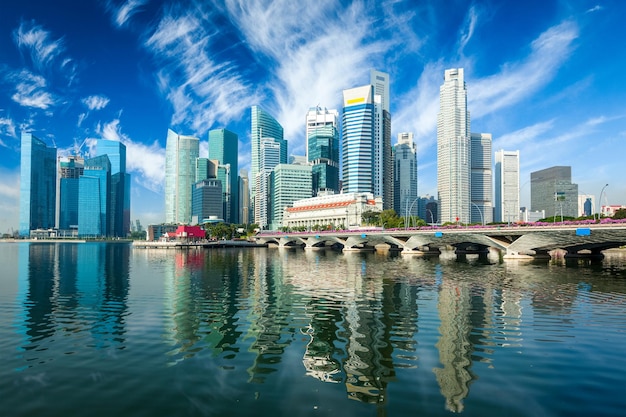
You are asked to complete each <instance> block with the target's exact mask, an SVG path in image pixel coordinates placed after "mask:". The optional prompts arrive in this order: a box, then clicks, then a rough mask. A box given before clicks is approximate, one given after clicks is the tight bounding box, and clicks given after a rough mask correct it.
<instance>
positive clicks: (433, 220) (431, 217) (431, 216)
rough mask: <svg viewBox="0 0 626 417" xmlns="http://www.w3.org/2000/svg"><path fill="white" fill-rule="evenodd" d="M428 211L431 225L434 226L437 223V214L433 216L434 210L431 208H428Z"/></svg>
mask: <svg viewBox="0 0 626 417" xmlns="http://www.w3.org/2000/svg"><path fill="white" fill-rule="evenodd" d="M426 211H427V212H429V213H430V225H431V226H432V225H433V224H434V223H435V216H433V212H432V211H430V209H426Z"/></svg>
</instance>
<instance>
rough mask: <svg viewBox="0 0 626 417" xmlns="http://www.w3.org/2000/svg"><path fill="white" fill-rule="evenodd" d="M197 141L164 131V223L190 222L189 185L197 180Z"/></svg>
mask: <svg viewBox="0 0 626 417" xmlns="http://www.w3.org/2000/svg"><path fill="white" fill-rule="evenodd" d="M199 152H200V141H199V139H198V138H195V137H192V136H184V135H179V134H177V133H176V132H174V131H173V130H171V129H168V131H167V144H166V147H165V222H166V223H190V222H191V186H192V185H193V183H194V182H195V180H196V159H197V158H198V156H199Z"/></svg>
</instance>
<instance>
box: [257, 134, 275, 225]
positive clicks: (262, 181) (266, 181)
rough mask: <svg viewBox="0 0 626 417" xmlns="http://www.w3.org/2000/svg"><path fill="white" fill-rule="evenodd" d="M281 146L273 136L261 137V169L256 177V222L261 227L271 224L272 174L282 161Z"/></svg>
mask: <svg viewBox="0 0 626 417" xmlns="http://www.w3.org/2000/svg"><path fill="white" fill-rule="evenodd" d="M280 155H281V146H280V143H278V142H276V141H275V140H274V139H273V138H263V139H261V147H260V152H259V170H258V171H257V173H256V177H255V187H254V188H255V190H256V192H255V195H254V222H255V223H256V224H258V225H259V227H260V228H261V229H267V228H268V227H269V225H270V221H271V217H270V174H271V173H272V170H273V169H274V167H275V166H276V165H278V164H279V163H280Z"/></svg>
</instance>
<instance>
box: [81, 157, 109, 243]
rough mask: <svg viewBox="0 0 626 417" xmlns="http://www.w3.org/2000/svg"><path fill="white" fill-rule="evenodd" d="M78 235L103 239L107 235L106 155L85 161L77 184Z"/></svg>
mask: <svg viewBox="0 0 626 417" xmlns="http://www.w3.org/2000/svg"><path fill="white" fill-rule="evenodd" d="M78 184H79V185H78V205H79V210H78V235H79V236H84V237H104V236H108V234H109V230H110V229H109V220H110V216H109V213H110V195H111V162H110V161H109V157H108V156H107V155H100V156H96V157H95V158H90V159H86V160H85V169H84V171H83V175H82V177H80V179H79V183H78Z"/></svg>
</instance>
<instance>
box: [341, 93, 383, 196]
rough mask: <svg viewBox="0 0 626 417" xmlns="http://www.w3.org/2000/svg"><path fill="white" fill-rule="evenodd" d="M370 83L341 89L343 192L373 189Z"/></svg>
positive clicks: (371, 96)
mask: <svg viewBox="0 0 626 417" xmlns="http://www.w3.org/2000/svg"><path fill="white" fill-rule="evenodd" d="M374 116H375V115H374V87H373V86H372V85H365V86H361V87H356V88H352V89H349V90H344V91H343V118H342V122H343V123H342V127H341V137H342V145H341V146H342V151H343V192H344V193H372V192H374V184H373V178H374Z"/></svg>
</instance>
